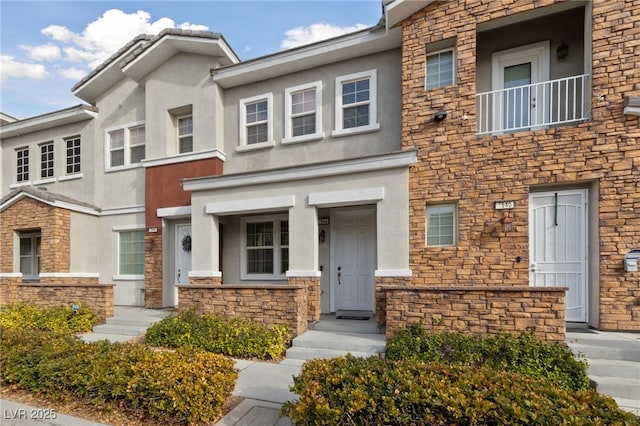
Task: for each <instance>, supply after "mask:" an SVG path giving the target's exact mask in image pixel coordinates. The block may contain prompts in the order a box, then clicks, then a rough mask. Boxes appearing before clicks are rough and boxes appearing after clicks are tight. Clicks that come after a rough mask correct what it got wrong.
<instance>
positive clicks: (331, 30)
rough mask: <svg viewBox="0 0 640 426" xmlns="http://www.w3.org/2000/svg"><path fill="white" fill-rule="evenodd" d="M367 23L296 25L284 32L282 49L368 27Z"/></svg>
mask: <svg viewBox="0 0 640 426" xmlns="http://www.w3.org/2000/svg"><path fill="white" fill-rule="evenodd" d="M367 27H368V26H367V25H364V24H356V25H353V26H346V27H340V26H338V25H333V24H329V23H327V22H320V23H317V24H311V25H309V26H308V27H296V28H293V29H291V30H288V31H286V32H285V33H284V35H285V37H286V38H285V39H284V40H282V42H281V43H280V47H281V48H282V49H291V48H293V47H298V46H303V45H305V44H310V43H314V42H316V41H320V40H326V39H328V38H332V37H337V36H340V35H342V34H347V33H352V32H354V31H359V30H362V29H364V28H367Z"/></svg>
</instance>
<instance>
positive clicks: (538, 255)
mask: <svg viewBox="0 0 640 426" xmlns="http://www.w3.org/2000/svg"><path fill="white" fill-rule="evenodd" d="M529 206H530V211H529V233H530V235H529V238H530V242H529V260H530V271H531V272H530V283H531V285H532V286H535V287H568V288H569V291H568V292H567V296H566V300H567V314H566V320H567V321H569V322H586V321H587V295H588V280H587V241H588V239H587V191H586V190H573V191H558V192H544V193H534V194H531V195H530V197H529Z"/></svg>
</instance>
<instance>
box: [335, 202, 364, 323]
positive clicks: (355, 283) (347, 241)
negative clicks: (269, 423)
mask: <svg viewBox="0 0 640 426" xmlns="http://www.w3.org/2000/svg"><path fill="white" fill-rule="evenodd" d="M333 217H334V219H333V220H332V222H335V223H336V226H335V228H334V229H335V239H334V238H332V241H334V240H335V243H334V245H333V248H334V250H333V251H334V256H333V262H332V265H333V269H334V270H333V271H332V278H333V279H332V281H333V286H332V287H333V288H334V289H335V293H334V294H335V295H336V296H335V306H336V310H363V311H373V310H374V308H375V281H374V270H375V259H374V258H375V211H373V210H351V211H350V210H344V211H337V212H336V213H335V214H334V216H333Z"/></svg>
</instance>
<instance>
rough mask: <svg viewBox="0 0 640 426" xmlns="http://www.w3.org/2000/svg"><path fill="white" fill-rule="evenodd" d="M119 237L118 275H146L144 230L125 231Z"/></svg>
mask: <svg viewBox="0 0 640 426" xmlns="http://www.w3.org/2000/svg"><path fill="white" fill-rule="evenodd" d="M118 236H119V244H118V248H119V252H118V274H119V275H121V276H130V275H137V276H140V275H144V230H138V229H134V230H123V231H120V232H119V233H118Z"/></svg>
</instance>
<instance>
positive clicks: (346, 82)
mask: <svg viewBox="0 0 640 426" xmlns="http://www.w3.org/2000/svg"><path fill="white" fill-rule="evenodd" d="M376 92H377V71H376V70H369V71H365V72H361V73H356V74H350V75H345V76H342V77H338V78H336V124H335V127H336V128H335V130H334V131H333V135H334V136H340V135H343V134H352V133H359V132H367V131H373V130H378V129H379V128H380V125H379V124H378V122H377V120H378V119H377V101H376V99H377V93H376Z"/></svg>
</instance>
